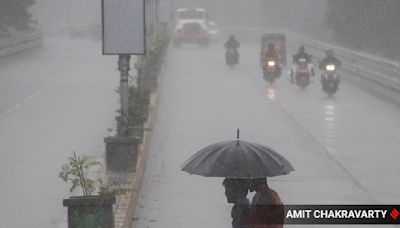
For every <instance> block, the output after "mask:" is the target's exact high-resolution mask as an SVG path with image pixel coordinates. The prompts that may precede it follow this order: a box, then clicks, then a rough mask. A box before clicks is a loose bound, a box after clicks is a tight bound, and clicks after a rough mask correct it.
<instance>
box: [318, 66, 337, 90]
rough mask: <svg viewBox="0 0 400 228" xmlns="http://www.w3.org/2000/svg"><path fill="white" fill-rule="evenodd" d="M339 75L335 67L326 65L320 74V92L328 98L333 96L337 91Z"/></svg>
mask: <svg viewBox="0 0 400 228" xmlns="http://www.w3.org/2000/svg"><path fill="white" fill-rule="evenodd" d="M339 81H340V74H339V72H338V69H337V66H336V65H334V64H327V65H326V66H325V69H324V71H323V73H322V74H321V83H322V90H323V91H324V92H325V93H327V94H328V95H329V96H332V95H333V94H335V93H336V92H337V91H338V89H339Z"/></svg>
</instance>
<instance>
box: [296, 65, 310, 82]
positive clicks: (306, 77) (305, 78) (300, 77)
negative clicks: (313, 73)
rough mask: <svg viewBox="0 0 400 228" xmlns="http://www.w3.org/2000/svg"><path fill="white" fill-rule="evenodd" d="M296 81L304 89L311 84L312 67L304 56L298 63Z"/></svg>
mask: <svg viewBox="0 0 400 228" xmlns="http://www.w3.org/2000/svg"><path fill="white" fill-rule="evenodd" d="M295 81H296V85H298V86H300V87H301V88H302V89H305V88H306V87H307V86H308V85H309V84H310V67H309V64H308V62H307V60H306V59H304V58H300V59H299V60H298V61H297V63H296V72H295Z"/></svg>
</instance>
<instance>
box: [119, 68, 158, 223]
mask: <svg viewBox="0 0 400 228" xmlns="http://www.w3.org/2000/svg"><path fill="white" fill-rule="evenodd" d="M163 74H164V66H162V68H161V72H160V75H159V77H158V80H157V89H156V91H155V92H154V93H152V94H151V96H150V105H149V117H148V118H147V121H146V122H145V124H144V128H145V129H148V130H145V131H144V136H143V142H142V144H139V145H138V147H137V162H136V172H131V173H129V175H128V178H127V184H128V186H127V187H128V188H129V189H131V192H130V193H128V194H127V195H124V196H121V197H120V200H119V201H118V203H117V207H116V208H117V209H116V211H115V214H114V224H115V228H131V227H132V223H133V216H134V210H135V208H136V203H137V199H138V195H139V191H140V186H141V183H142V180H143V176H144V175H143V174H144V170H145V166H146V157H147V154H148V149H149V146H150V142H151V135H152V132H151V130H152V128H153V126H154V122H155V117H156V114H157V108H158V103H159V94H158V93H159V87H160V85H161V78H162V76H163Z"/></svg>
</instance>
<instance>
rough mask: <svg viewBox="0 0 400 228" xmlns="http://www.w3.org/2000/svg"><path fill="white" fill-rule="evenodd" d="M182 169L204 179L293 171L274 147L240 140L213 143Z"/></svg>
mask: <svg viewBox="0 0 400 228" xmlns="http://www.w3.org/2000/svg"><path fill="white" fill-rule="evenodd" d="M182 170H183V171H186V172H188V173H190V174H197V175H201V176H205V177H229V178H263V177H273V176H279V175H285V174H288V173H290V172H291V171H293V170H294V169H293V166H292V165H291V164H290V162H289V161H288V160H287V159H286V158H284V157H283V156H282V155H280V154H279V153H277V152H275V151H274V150H272V149H271V148H269V147H267V146H264V145H261V144H258V143H251V142H246V141H242V140H239V129H238V137H237V140H233V141H225V142H219V143H215V144H212V145H210V146H207V147H205V148H203V149H201V150H200V151H199V152H197V153H196V154H195V155H193V156H192V157H191V158H189V160H187V161H186V162H185V163H184V164H183V165H182Z"/></svg>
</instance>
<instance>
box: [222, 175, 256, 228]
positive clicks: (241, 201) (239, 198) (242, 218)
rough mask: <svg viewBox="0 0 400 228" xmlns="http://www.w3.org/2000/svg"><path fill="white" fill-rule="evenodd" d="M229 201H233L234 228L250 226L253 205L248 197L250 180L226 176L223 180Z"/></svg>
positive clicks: (247, 227)
mask: <svg viewBox="0 0 400 228" xmlns="http://www.w3.org/2000/svg"><path fill="white" fill-rule="evenodd" d="M222 185H223V186H224V187H225V195H226V199H227V201H228V203H233V204H234V205H233V207H232V210H231V217H232V228H250V227H251V226H250V223H251V218H250V216H251V205H250V201H249V200H248V199H247V193H248V191H249V180H247V179H235V178H225V179H224V181H223V182H222Z"/></svg>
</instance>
